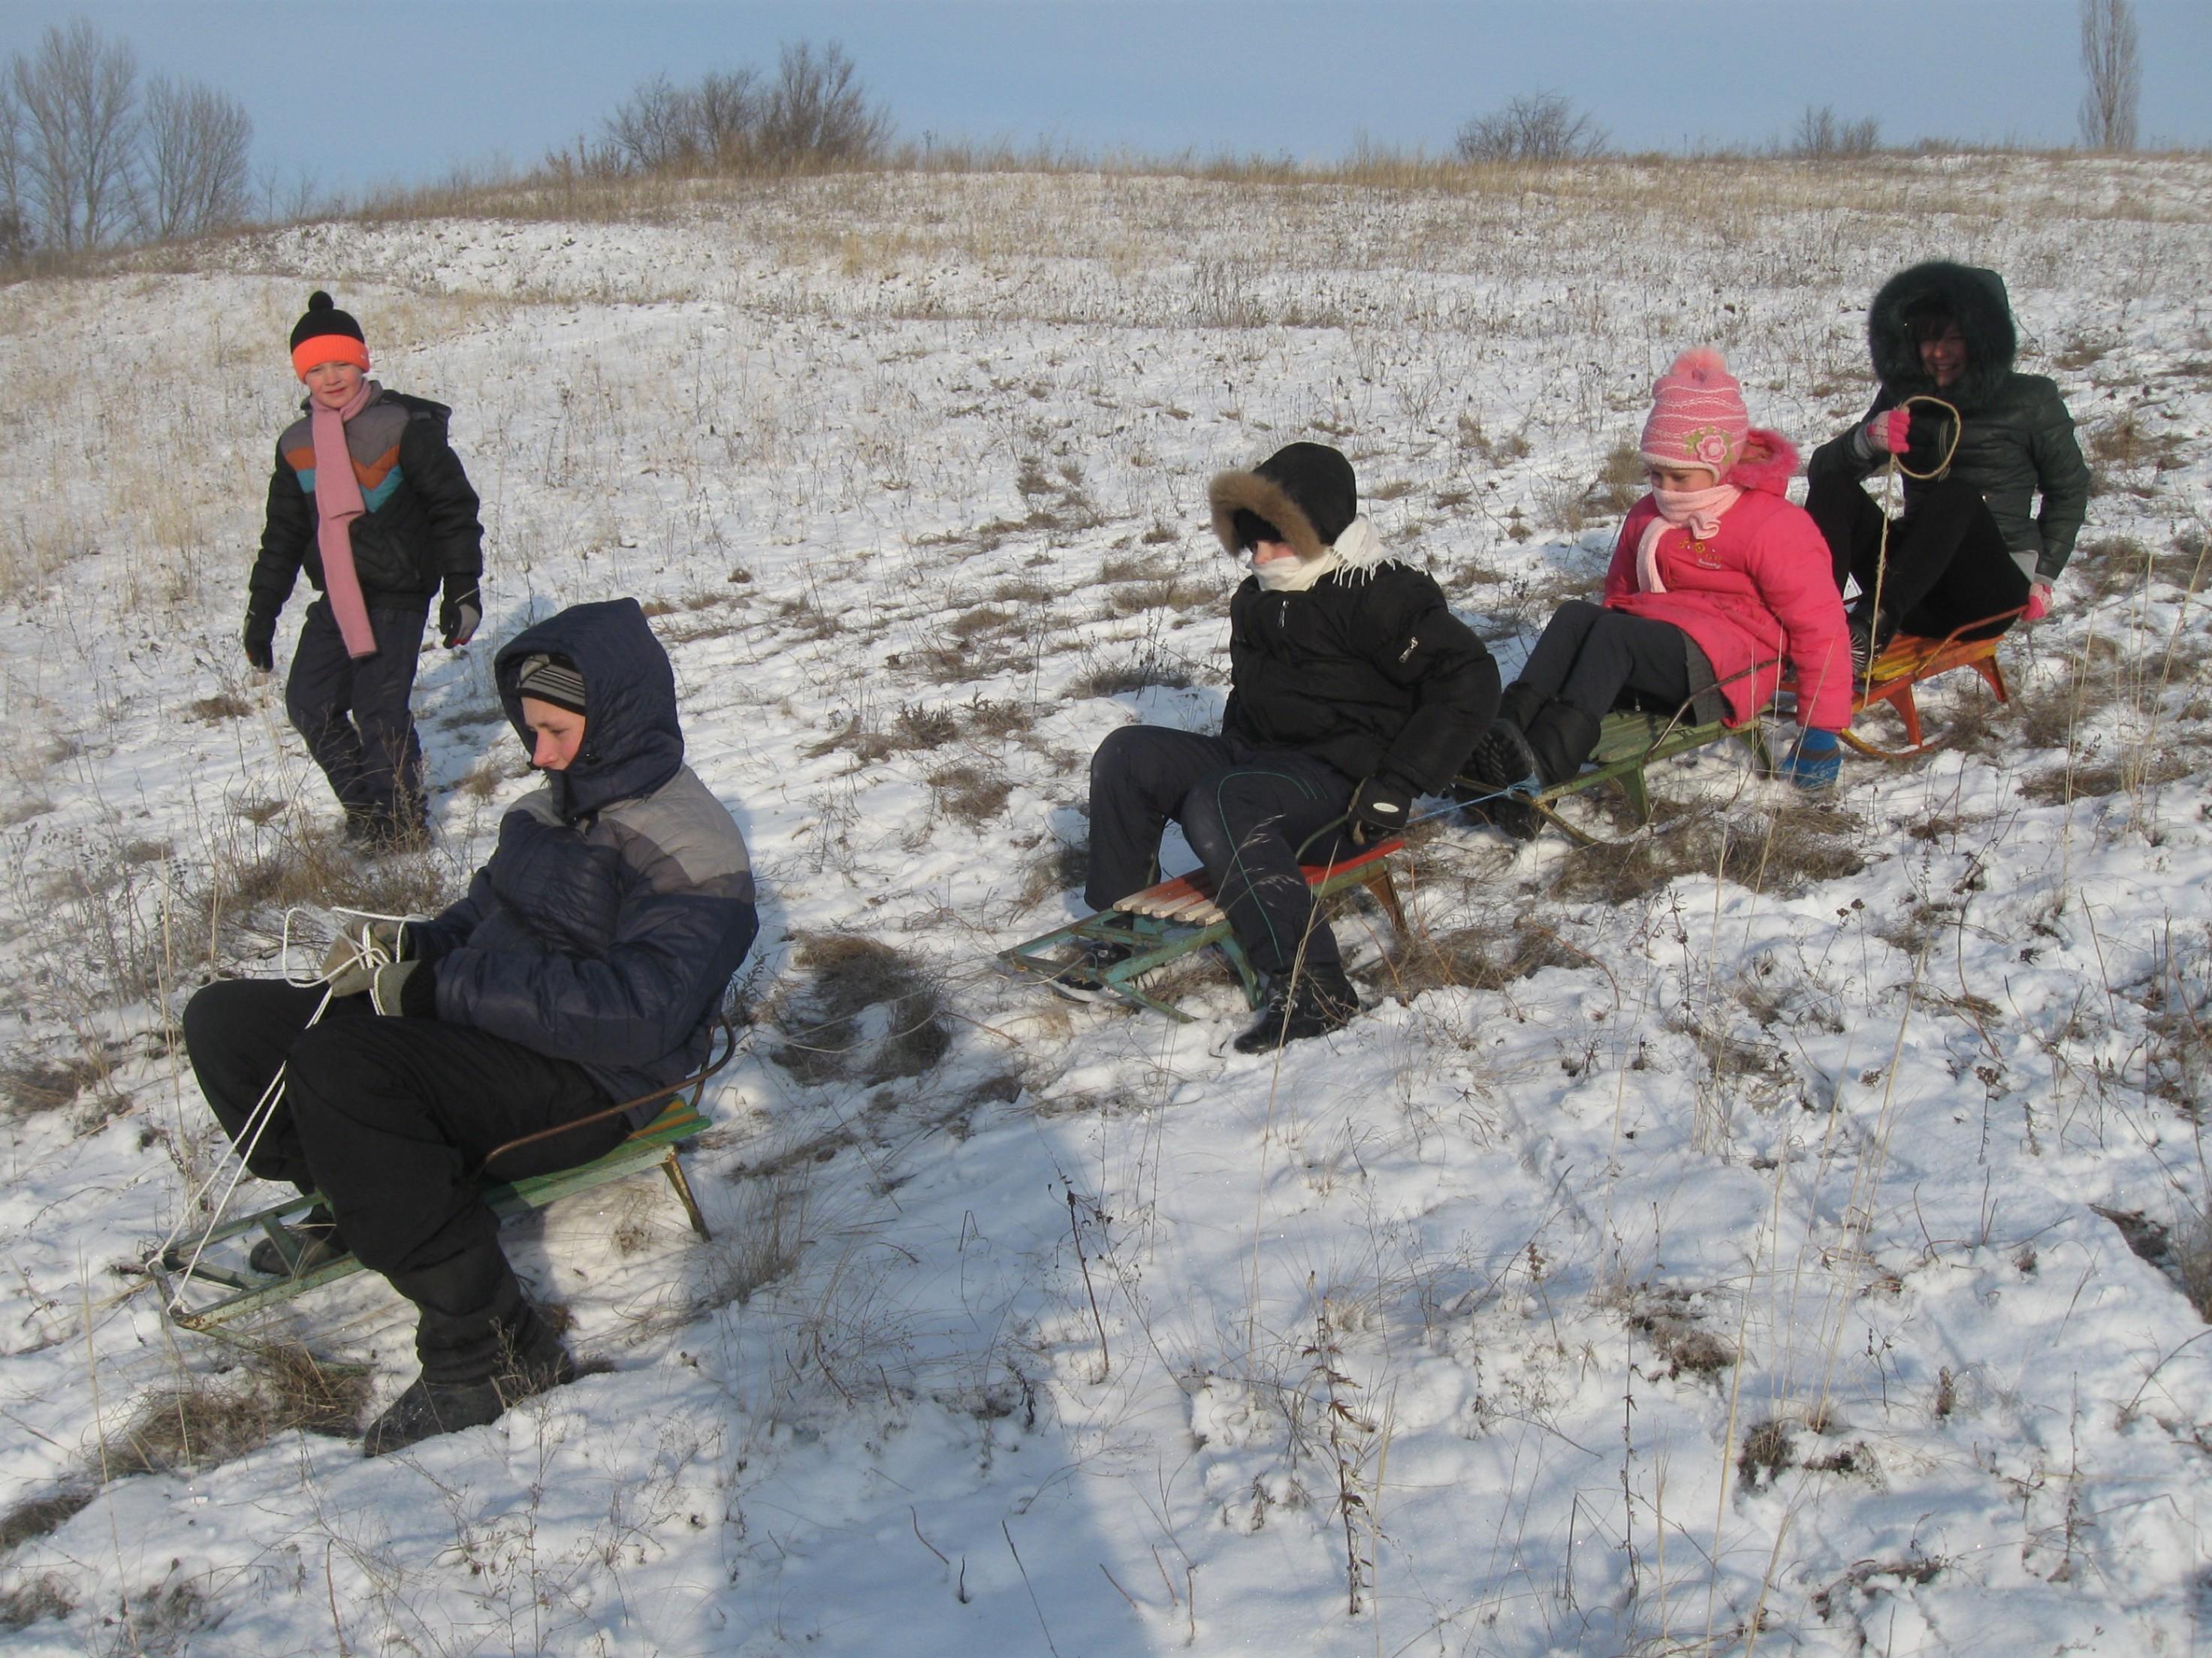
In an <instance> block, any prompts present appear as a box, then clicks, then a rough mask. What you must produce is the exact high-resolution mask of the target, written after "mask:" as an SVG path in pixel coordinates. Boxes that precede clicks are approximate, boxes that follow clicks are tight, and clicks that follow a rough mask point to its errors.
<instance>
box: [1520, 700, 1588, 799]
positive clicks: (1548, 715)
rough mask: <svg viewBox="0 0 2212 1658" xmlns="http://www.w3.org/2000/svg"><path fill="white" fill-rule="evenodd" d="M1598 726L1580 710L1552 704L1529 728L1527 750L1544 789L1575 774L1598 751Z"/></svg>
mask: <svg viewBox="0 0 2212 1658" xmlns="http://www.w3.org/2000/svg"><path fill="white" fill-rule="evenodd" d="M1597 733H1598V723H1597V721H1596V720H1593V719H1591V718H1590V717H1589V715H1588V714H1584V713H1583V711H1582V710H1581V709H1579V708H1570V707H1568V706H1567V705H1566V704H1565V703H1564V702H1553V703H1552V704H1550V705H1549V706H1547V708H1545V710H1544V711H1543V713H1541V714H1538V715H1537V716H1536V718H1535V720H1534V723H1533V724H1531V725H1530V726H1529V727H1528V748H1529V750H1530V752H1531V753H1532V754H1533V755H1534V757H1535V761H1536V774H1537V775H1538V776H1539V777H1541V778H1542V779H1543V780H1544V786H1545V787H1547V788H1549V787H1551V786H1553V784H1556V783H1564V782H1566V781H1567V780H1570V779H1571V778H1572V777H1574V776H1576V775H1577V774H1579V773H1580V772H1581V770H1582V768H1583V761H1585V760H1587V759H1589V757H1590V756H1591V755H1592V754H1593V753H1594V752H1595V750H1596V749H1597Z"/></svg>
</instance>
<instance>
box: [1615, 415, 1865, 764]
mask: <svg viewBox="0 0 2212 1658" xmlns="http://www.w3.org/2000/svg"><path fill="white" fill-rule="evenodd" d="M1796 470H1797V452H1796V450H1795V449H1794V448H1792V447H1791V446H1790V441H1789V440H1788V439H1786V438H1784V437H1783V436H1782V435H1781V434H1778V433H1775V432H1767V431H1762V430H1760V429H1759V428H1755V427H1754V428H1753V429H1752V431H1751V433H1750V434H1749V436H1748V438H1747V440H1746V442H1745V446H1744V452H1743V456H1742V458H1741V459H1739V460H1738V461H1737V462H1736V464H1735V466H1734V467H1733V468H1732V469H1731V470H1730V471H1729V475H1728V477H1726V478H1725V479H1723V483H1732V484H1734V485H1735V487H1736V488H1737V489H1741V490H1742V491H1743V494H1742V495H1741V497H1740V498H1739V499H1738V500H1737V501H1736V503H1735V505H1734V506H1733V507H1729V509H1728V511H1727V512H1726V513H1723V514H1722V515H1721V525H1720V532H1719V533H1718V534H1717V535H1716V536H1715V537H1713V538H1712V540H1711V541H1710V542H1699V541H1692V539H1691V538H1690V534H1689V531H1686V530H1680V529H1674V528H1672V527H1670V528H1668V530H1667V531H1665V532H1664V533H1663V534H1662V535H1661V537H1660V538H1659V544H1658V546H1657V547H1656V549H1655V550H1654V551H1655V557H1654V561H1653V562H1655V563H1656V566H1657V568H1658V572H1659V580H1660V583H1661V585H1662V586H1664V587H1665V589H1666V591H1665V592H1643V591H1641V590H1640V588H1639V586H1638V575H1637V569H1636V549H1637V545H1638V543H1639V542H1641V541H1642V540H1643V538H1644V525H1647V524H1649V523H1650V521H1651V520H1652V519H1653V517H1655V516H1656V514H1657V513H1658V511H1659V507H1658V503H1657V502H1656V501H1653V500H1652V499H1651V497H1650V496H1649V495H1646V496H1645V497H1644V499H1643V500H1642V501H1638V502H1637V503H1636V505H1635V506H1634V507H1631V508H1630V509H1629V513H1628V521H1627V522H1626V523H1625V524H1623V525H1621V526H1620V540H1619V541H1618V542H1617V543H1615V544H1614V545H1613V568H1611V569H1610V570H1608V571H1607V573H1606V578H1605V603H1606V606H1607V609H1608V610H1626V611H1627V612H1628V613H1629V614H1630V615H1631V616H1649V617H1650V618H1651V619H1652V620H1653V621H1654V622H1668V623H1673V624H1674V626H1675V627H1677V628H1680V629H1681V630H1682V631H1683V632H1684V633H1686V634H1687V635H1690V637H1691V638H1692V639H1693V640H1695V641H1697V642H1698V648H1699V650H1701V651H1703V652H1704V653H1705V659H1706V660H1707V661H1709V662H1711V664H1712V665H1713V676H1714V677H1715V678H1716V679H1717V680H1718V681H1719V682H1720V687H1719V688H1720V691H1721V695H1723V696H1725V697H1726V698H1727V699H1728V703H1729V710H1730V712H1729V722H1728V723H1729V725H1731V726H1741V725H1742V724H1743V723H1744V722H1745V721H1746V720H1749V719H1750V718H1752V716H1753V714H1756V713H1757V712H1758V711H1759V708H1761V707H1762V706H1763V705H1764V704H1765V702H1766V701H1767V700H1768V699H1769V698H1770V697H1771V696H1772V695H1774V687H1775V684H1776V682H1777V681H1778V678H1779V677H1780V675H1779V671H1778V666H1777V663H1778V660H1779V659H1784V658H1786V659H1787V660H1788V662H1789V665H1790V677H1791V678H1793V679H1794V680H1796V683H1797V684H1798V685H1799V687H1801V689H1800V692H1799V695H1798V698H1797V723H1798V724H1799V725H1800V726H1804V727H1806V728H1807V729H1808V730H1817V731H1840V730H1842V729H1843V728H1844V726H1848V725H1849V724H1850V721H1851V646H1850V630H1849V629H1847V628H1846V627H1845V626H1844V601H1843V598H1842V596H1841V595H1840V594H1839V593H1838V592H1837V591H1836V581H1835V576H1834V574H1833V568H1834V567H1833V565H1832V562H1831V561H1830V558H1829V556H1828V544H1827V543H1826V541H1824V540H1822V539H1821V537H1820V531H1819V530H1818V529H1816V528H1815V527H1814V524H1813V520H1812V519H1810V518H1808V516H1806V513H1805V510H1804V508H1802V507H1793V506H1791V505H1790V500H1789V497H1788V496H1787V495H1785V494H1784V491H1785V490H1786V489H1788V488H1789V485H1790V474H1791V473H1793V472H1795V471H1796ZM1754 663H1756V664H1759V667H1758V668H1757V669H1756V671H1748V670H1751V669H1752V668H1753V664H1754Z"/></svg>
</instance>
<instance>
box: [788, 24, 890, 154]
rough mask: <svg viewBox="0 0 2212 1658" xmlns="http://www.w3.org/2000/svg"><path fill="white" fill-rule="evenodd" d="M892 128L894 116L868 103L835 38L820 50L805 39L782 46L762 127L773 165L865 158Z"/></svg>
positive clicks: (878, 147) (887, 137) (848, 59)
mask: <svg viewBox="0 0 2212 1658" xmlns="http://www.w3.org/2000/svg"><path fill="white" fill-rule="evenodd" d="M890 131H891V123H890V116H889V115H888V114H886V113H884V112H883V111H882V110H881V109H876V108H872V107H870V106H869V103H868V94H867V92H866V88H863V87H862V86H861V85H860V72H859V70H856V69H855V68H854V64H853V60H852V59H851V58H848V57H847V56H846V55H845V49H844V48H843V47H842V46H839V45H837V44H836V42H835V41H832V42H831V43H830V44H829V45H828V46H823V47H822V48H821V49H820V50H819V51H817V50H816V49H815V48H814V47H813V46H809V45H808V44H807V43H806V42H805V41H804V40H802V41H800V42H799V44H798V45H797V46H786V47H785V48H784V49H783V61H782V63H781V65H780V66H779V68H778V70H777V71H776V77H775V85H774V86H773V87H771V88H769V94H768V106H767V108H766V110H765V111H764V112H763V115H762V118H761V125H760V149H761V152H762V155H763V158H764V159H765V160H766V161H769V163H770V164H771V165H775V166H779V167H809V166H812V167H836V166H849V165H852V164H853V163H854V162H859V161H867V160H869V159H870V158H871V157H872V156H873V155H875V154H876V153H877V152H878V150H880V149H882V148H883V146H884V143H886V142H887V141H888V140H889V139H890Z"/></svg>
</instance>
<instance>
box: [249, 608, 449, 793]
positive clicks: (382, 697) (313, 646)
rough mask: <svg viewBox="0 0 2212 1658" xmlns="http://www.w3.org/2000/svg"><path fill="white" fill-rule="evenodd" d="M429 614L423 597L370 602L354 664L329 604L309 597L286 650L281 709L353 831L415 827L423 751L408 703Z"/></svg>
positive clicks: (412, 692)
mask: <svg viewBox="0 0 2212 1658" xmlns="http://www.w3.org/2000/svg"><path fill="white" fill-rule="evenodd" d="M428 616H429V602H428V600H427V599H423V600H416V599H401V600H398V601H393V600H390V599H382V598H380V599H377V600H376V601H375V602H374V604H372V605H371V606H370V609H369V612H368V622H369V627H370V628H371V629H372V630H373V631H374V633H375V635H376V653H375V654H374V655H373V656H364V657H360V658H355V657H351V656H349V655H347V654H346V647H345V640H344V638H343V636H342V635H340V634H339V632H338V624H337V618H336V617H335V616H332V615H331V602H330V600H329V599H327V598H317V599H316V600H315V602H314V603H313V604H310V605H308V606H307V622H306V624H305V625H304V626H302V627H301V629H300V642H299V645H298V647H296V648H295V650H294V651H293V653H292V671H291V674H290V676H289V677H288V678H287V679H286V681H285V683H284V711H285V713H286V714H289V716H290V717H291V720H292V725H293V726H294V728H295V730H297V731H298V732H299V733H300V735H301V737H304V738H307V752H308V753H309V754H311V755H313V756H314V760H315V763H316V764H317V765H318V766H320V767H321V768H323V775H324V776H325V777H327V778H328V779H330V783H331V792H332V793H335V794H336V795H337V798H338V804H339V805H342V806H343V807H344V808H345V813H346V822H347V825H348V827H349V828H350V829H354V830H355V831H356V832H357V833H359V832H378V831H394V830H397V831H407V830H412V829H421V828H422V824H423V821H424V817H425V800H424V795H423V792H422V744H421V743H420V742H419V741H418V739H417V738H416V735H415V716H414V714H413V712H412V711H411V710H410V708H409V707H408V700H409V698H410V697H411V696H412V695H414V690H415V664H416V659H417V658H418V657H420V656H421V655H422V627H423V623H424V622H425V621H426V620H427V619H428Z"/></svg>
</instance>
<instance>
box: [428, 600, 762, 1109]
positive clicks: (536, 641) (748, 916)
mask: <svg viewBox="0 0 2212 1658" xmlns="http://www.w3.org/2000/svg"><path fill="white" fill-rule="evenodd" d="M541 654H544V655H556V656H561V657H565V658H567V659H568V660H569V661H570V662H572V663H574V665H575V666H576V668H577V670H578V671H580V673H581V674H582V675H583V679H584V696H585V705H586V706H585V714H584V742H583V747H582V749H581V750H580V751H579V752H578V754H577V756H576V757H575V759H574V762H571V764H570V765H569V767H568V769H567V770H565V771H558V772H548V773H547V774H545V780H544V784H543V785H542V786H540V787H538V789H537V790H536V791H535V792H534V793H531V794H529V795H526V796H525V797H524V798H523V799H522V800H521V801H520V803H519V804H518V805H515V806H514V807H513V809H512V810H510V811H508V812H507V816H506V817H504V818H502V819H501V821H500V826H499V845H498V847H497V848H496V849H495V851H494V852H493V853H492V855H491V858H490V860H489V862H487V863H486V864H485V865H484V866H483V868H482V869H480V870H478V871H477V874H476V878H475V879H474V880H473V881H472V882H471V884H470V885H469V892H468V896H466V897H465V898H464V899H462V900H461V901H460V902H459V903H457V904H454V905H453V906H452V907H451V908H448V909H447V910H446V911H445V912H444V913H443V914H441V915H439V916H438V917H437V918H436V919H435V920H433V921H430V922H429V923H428V924H427V925H425V926H422V927H421V928H419V929H410V937H411V938H413V940H414V943H413V946H412V950H411V952H410V953H412V954H414V955H416V956H418V957H423V958H425V959H427V960H428V961H431V962H434V963H435V974H436V978H437V1010H438V1017H440V1018H441V1019H450V1020H452V1021H453V1022H454V1023H459V1024H468V1025H474V1026H476V1027H477V1028H478V1029H483V1030H489V1031H490V1032H492V1033H493V1034H494V1035H500V1036H504V1037H506V1038H507V1039H508V1040H509V1041H511V1042H520V1044H521V1045H522V1046H524V1047H525V1048H532V1049H534V1050H535V1051H537V1052H538V1053H540V1054H550V1055H551V1056H553V1057H554V1058H556V1059H562V1060H574V1061H576V1062H577V1063H578V1064H580V1065H581V1066H583V1067H584V1068H585V1069H586V1071H588V1072H591V1073H592V1076H593V1078H596V1079H597V1080H598V1081H599V1084H600V1085H601V1086H602V1087H603V1088H605V1090H607V1093H608V1096H609V1097H610V1098H611V1099H617V1100H621V1099H629V1098H632V1097H634V1096H637V1095H641V1094H644V1093H646V1092H647V1091H648V1090H652V1089H655V1088H659V1087H661V1086H664V1085H665V1084H669V1083H672V1082H675V1081H677V1080H678V1079H679V1078H683V1077H685V1076H688V1075H690V1073H691V1072H694V1071H696V1070H698V1069H699V1068H700V1066H702V1064H703V1063H704V1062H705V1060H706V1057H707V1049H708V1042H709V1040H710V1037H711V1034H712V1033H711V1023H712V1021H713V1018H714V1013H715V1011H717V1010H718V1009H719V1008H720V1005H721V1002H722V993H723V991H724V990H725V989H726V987H727V986H728V984H729V981H730V975H732V974H733V973H735V972H736V971H737V970H738V964H739V963H742V962H743V961H744V956H745V951H746V950H749V949H750V947H751V945H752V941H753V935H754V933H755V932H756V930H757V926H758V923H757V919H756V917H755V914H754V908H753V876H752V866H751V864H750V860H749V859H748V858H747V856H746V852H745V843H744V838H743V837H742V836H741V835H739V834H738V826H737V824H736V823H734V822H732V819H731V817H730V814H729V811H727V809H726V808H725V807H724V806H723V805H722V804H721V802H720V801H719V800H717V799H714V796H713V795H712V794H710V793H708V791H707V788H706V786H705V785H704V784H702V783H701V782H700V780H698V778H697V777H696V776H695V775H694V774H692V771H691V768H690V767H688V766H686V765H685V764H684V733H683V730H682V728H681V726H679V725H678V720H677V713H676V682H675V676H674V674H673V672H672V671H671V669H670V667H669V664H668V657H667V655H666V653H665V652H663V651H662V649H661V648H660V645H659V641H657V640H655V639H654V638H653V629H652V628H651V627H650V626H649V625H648V624H647V622H646V619H645V613H644V612H643V611H642V610H640V609H639V608H638V605H637V601H636V600H635V599H629V598H622V599H615V600H611V601H609V602H607V603H605V604H578V605H575V606H574V607H572V608H570V609H568V610H563V611H562V612H561V613H560V614H559V615H558V616H552V617H550V618H549V619H547V620H546V621H544V622H542V623H538V625H537V626H536V627H534V628H531V629H527V630H526V631H525V632H524V633H522V634H521V635H519V636H518V637H517V638H515V639H514V640H513V641H512V642H511V643H509V644H508V645H507V646H506V647H504V648H503V649H502V650H501V652H500V653H499V656H498V659H497V660H496V662H495V667H494V672H495V676H496V677H497V680H498V683H499V689H500V696H501V701H503V702H504V703H505V705H506V708H507V719H508V720H510V721H512V722H513V726H514V728H515V731H516V732H517V733H518V734H519V735H520V737H521V738H522V740H523V743H524V744H525V746H528V745H529V744H530V740H531V738H530V732H529V729H528V727H527V726H525V725H524V723H523V720H522V703H521V698H520V695H518V694H517V692H516V690H515V683H516V681H517V680H518V679H519V678H520V676H521V673H522V669H523V665H524V663H525V661H526V659H529V658H531V657H532V656H538V655H541ZM645 1109H646V1108H641V1109H640V1113H639V1114H640V1115H643V1114H644V1113H645Z"/></svg>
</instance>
